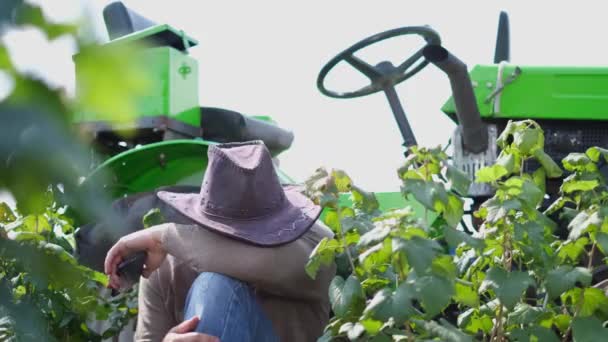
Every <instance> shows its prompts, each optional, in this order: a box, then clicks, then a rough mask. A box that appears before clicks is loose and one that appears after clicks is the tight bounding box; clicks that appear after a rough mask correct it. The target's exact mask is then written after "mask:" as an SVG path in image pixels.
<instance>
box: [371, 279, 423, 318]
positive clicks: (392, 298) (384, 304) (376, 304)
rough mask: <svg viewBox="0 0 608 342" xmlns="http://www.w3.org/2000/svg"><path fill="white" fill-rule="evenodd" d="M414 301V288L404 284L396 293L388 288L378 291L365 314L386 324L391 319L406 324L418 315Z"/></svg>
mask: <svg viewBox="0 0 608 342" xmlns="http://www.w3.org/2000/svg"><path fill="white" fill-rule="evenodd" d="M412 299H414V291H413V289H412V286H411V284H408V283H405V282H404V283H402V284H401V285H400V286H399V287H398V288H397V290H395V291H394V292H393V291H391V290H390V289H388V288H384V289H382V290H380V291H378V292H377V293H376V295H375V296H374V297H373V298H372V300H371V301H370V302H369V304H368V305H367V307H366V308H365V311H364V312H363V313H364V314H365V315H366V316H369V317H372V318H375V319H378V320H381V321H384V322H385V321H388V320H389V318H391V317H392V318H393V319H394V320H395V322H404V321H405V320H406V319H408V318H409V317H411V316H412V315H415V314H416V309H415V308H414V307H413V306H412Z"/></svg>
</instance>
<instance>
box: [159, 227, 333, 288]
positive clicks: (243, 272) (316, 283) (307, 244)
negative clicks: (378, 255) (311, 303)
mask: <svg viewBox="0 0 608 342" xmlns="http://www.w3.org/2000/svg"><path fill="white" fill-rule="evenodd" d="M332 235H333V234H332V232H331V231H330V230H329V229H328V228H325V227H324V226H321V225H315V226H313V228H311V230H310V231H309V232H307V233H306V234H304V236H302V237H300V238H299V239H297V240H296V241H294V242H291V243H289V244H286V245H282V246H278V247H267V248H266V247H256V246H253V245H248V244H245V243H243V242H240V241H237V240H234V239H230V238H227V237H224V236H222V235H219V234H216V233H213V232H210V231H208V230H205V229H203V228H199V227H197V226H191V225H170V226H167V227H166V228H165V229H164V230H163V236H162V240H161V245H162V246H163V248H165V250H166V251H167V252H168V253H169V254H171V255H173V256H175V257H176V258H178V259H181V260H183V261H185V262H186V263H188V264H189V265H190V266H191V267H193V268H194V269H195V270H196V271H198V272H216V273H223V274H225V275H228V276H231V277H233V278H237V279H240V280H243V281H245V282H248V283H250V284H252V285H253V286H254V287H256V289H258V290H261V291H263V292H267V293H269V294H273V295H278V296H284V297H289V298H294V299H304V300H326V299H327V293H328V292H327V291H328V287H329V283H330V282H331V279H332V278H333V276H334V274H335V266H334V265H332V266H331V267H322V268H321V269H320V270H319V273H318V274H317V277H316V279H315V280H313V279H311V278H310V277H309V276H308V274H306V271H305V266H306V263H307V262H308V257H309V255H310V253H311V252H312V250H313V249H314V248H315V247H316V245H317V243H318V242H319V241H320V240H321V239H322V238H323V237H331V236H332Z"/></svg>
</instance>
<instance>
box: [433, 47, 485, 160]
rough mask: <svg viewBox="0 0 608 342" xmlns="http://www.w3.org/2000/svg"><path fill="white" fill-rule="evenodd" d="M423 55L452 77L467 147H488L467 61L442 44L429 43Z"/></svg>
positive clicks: (477, 148) (471, 148)
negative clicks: (460, 58)
mask: <svg viewBox="0 0 608 342" xmlns="http://www.w3.org/2000/svg"><path fill="white" fill-rule="evenodd" d="M422 55H423V56H424V58H426V60H428V61H429V62H431V63H433V64H435V65H436V66H437V67H438V68H439V69H441V70H442V71H443V72H445V73H446V74H447V75H448V78H449V79H450V85H451V87H452V94H453V98H454V104H455V105H456V116H457V117H458V124H459V125H460V128H461V130H462V141H463V145H464V149H465V150H466V151H468V152H472V153H480V152H483V151H485V150H486V149H487V147H488V129H487V127H486V125H485V124H484V123H483V122H482V121H481V116H480V115H479V108H478V107H477V102H476V101H475V94H474V93H473V87H472V85H471V78H470V77H469V72H468V71H467V66H466V64H464V63H463V62H462V61H461V60H459V59H458V58H456V57H455V56H454V55H452V54H451V53H450V52H449V51H448V50H446V49H445V48H443V47H442V46H440V45H427V46H426V47H425V48H424V49H423V50H422Z"/></svg>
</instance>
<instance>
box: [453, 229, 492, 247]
mask: <svg viewBox="0 0 608 342" xmlns="http://www.w3.org/2000/svg"><path fill="white" fill-rule="evenodd" d="M443 234H444V238H445V240H446V242H447V243H448V246H450V247H451V248H455V247H458V246H459V245H460V244H461V243H463V242H464V243H465V244H467V245H468V246H471V247H473V248H475V249H483V247H484V246H485V243H484V242H483V240H482V239H477V238H474V237H473V236H471V235H470V234H467V233H465V232H463V231H460V230H457V229H455V228H451V227H445V228H444V230H443Z"/></svg>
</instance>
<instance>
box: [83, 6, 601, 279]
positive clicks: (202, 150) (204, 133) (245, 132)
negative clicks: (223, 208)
mask: <svg viewBox="0 0 608 342" xmlns="http://www.w3.org/2000/svg"><path fill="white" fill-rule="evenodd" d="M104 19H105V22H106V27H107V30H108V33H109V36H110V38H111V41H110V42H109V43H107V44H105V46H104V47H103V48H108V49H110V48H113V47H115V46H119V45H120V44H130V43H143V44H144V45H143V46H144V47H143V48H140V50H141V51H140V54H141V55H140V57H139V58H140V59H141V61H142V63H141V64H142V65H143V66H144V67H145V69H146V72H147V73H148V74H149V75H151V76H152V78H153V80H154V82H153V87H152V91H151V92H150V93H148V94H147V95H146V96H144V97H142V98H138V99H136V103H137V113H136V119H135V120H134V121H132V123H131V124H129V125H127V126H125V125H124V124H123V125H116V124H115V123H112V122H108V121H105V120H102V119H100V118H101V117H102V116H100V115H98V114H96V113H80V115H79V116H77V118H76V122H75V125H76V126H77V127H78V128H79V129H80V130H81V131H82V132H84V133H85V134H88V135H89V136H90V137H91V141H92V145H93V147H94V150H95V151H97V152H96V155H98V156H101V158H98V159H96V160H95V164H96V167H95V168H94V169H93V171H92V172H91V174H90V176H89V177H87V179H86V180H85V183H88V184H89V185H93V186H95V187H103V188H104V189H105V190H106V191H107V192H108V193H109V194H110V195H111V197H112V198H114V199H117V200H118V199H121V198H126V197H129V196H130V195H135V194H140V193H145V192H150V191H154V190H155V189H158V188H160V187H164V186H187V187H190V190H192V189H194V188H196V187H198V186H200V184H201V180H202V176H203V174H204V170H205V168H206V165H207V159H206V158H207V157H206V150H207V147H208V146H209V145H210V144H214V143H221V142H234V141H247V140H255V139H259V140H262V141H264V143H265V144H266V145H267V146H268V148H269V150H270V151H271V153H272V154H273V156H275V157H276V156H278V155H279V154H280V153H282V152H284V151H286V150H288V149H289V147H290V146H291V143H292V141H293V139H294V136H293V133H292V132H290V131H288V130H286V129H283V128H281V127H279V126H277V125H276V124H275V123H274V122H273V121H272V119H270V118H269V117H265V116H261V117H260V116H258V117H254V116H247V115H243V114H241V113H237V112H235V111H231V110H228V109H223V108H210V107H201V106H200V104H199V98H198V91H199V89H198V63H197V61H196V60H195V59H194V58H192V57H191V56H189V54H188V51H189V49H191V48H192V47H194V46H196V44H197V41H196V40H195V39H193V38H191V37H189V36H188V35H186V34H185V33H184V32H183V31H181V30H177V29H175V28H173V27H171V26H169V25H166V24H163V25H157V24H155V23H153V22H151V21H150V20H148V19H146V18H144V17H142V16H140V15H138V14H137V13H134V12H133V11H131V10H129V9H127V8H126V7H125V6H124V5H123V4H122V3H121V2H114V3H112V4H110V5H108V6H107V7H106V8H105V9H104ZM508 30H509V28H508V18H507V15H506V13H501V16H500V22H499V29H498V38H497V45H496V53H495V58H494V64H491V65H477V66H475V67H474V68H473V69H472V71H471V73H470V74H469V72H468V70H467V67H466V65H465V64H464V63H463V62H461V61H460V60H458V59H457V58H456V57H455V56H453V55H452V54H451V53H450V52H449V51H448V50H447V49H445V47H443V46H442V45H441V39H440V37H439V34H438V33H437V32H435V31H434V30H433V29H431V28H430V27H427V26H419V27H402V28H398V29H394V30H389V31H386V32H382V33H379V34H376V35H374V36H371V37H369V38H366V39H364V40H362V41H360V42H358V43H356V44H354V45H352V46H351V47H349V48H348V49H346V50H344V51H343V52H341V53H339V54H338V55H337V56H336V57H334V58H333V59H331V60H330V61H329V62H328V63H327V64H326V65H325V66H324V67H323V68H322V69H321V71H320V73H319V76H318V80H317V86H318V88H319V90H320V91H321V93H323V94H324V95H327V96H330V97H334V98H354V97H361V96H366V95H370V94H374V93H377V92H380V91H382V92H384V93H385V95H386V97H387V99H388V102H389V104H390V107H391V109H392V112H393V115H394V117H395V120H396V122H397V125H398V128H399V130H400V132H401V135H402V137H403V140H404V143H403V145H404V147H405V150H406V151H405V153H406V155H407V153H408V152H407V150H408V148H410V147H412V146H414V145H416V138H415V136H414V133H413V132H412V130H411V128H410V125H409V123H408V120H407V117H406V115H405V112H404V110H403V107H402V106H401V102H400V99H399V97H398V95H397V92H396V90H395V86H396V85H397V84H399V83H401V82H403V81H405V80H407V79H409V78H410V77H412V76H414V75H415V74H417V73H418V72H420V71H421V70H422V69H423V68H425V67H426V66H427V65H428V64H431V63H432V64H434V65H436V66H437V67H439V68H440V69H441V70H442V71H444V72H445V73H446V74H447V76H448V78H449V80H450V84H451V87H452V92H453V97H452V98H451V99H449V100H448V101H447V102H446V103H445V105H444V106H443V107H442V110H443V111H444V112H445V113H446V114H447V115H448V116H449V117H450V118H451V119H452V120H454V122H455V123H457V125H458V126H457V129H456V131H455V132H454V134H453V136H452V138H451V144H452V146H453V151H454V153H453V156H452V163H453V164H454V165H455V166H457V167H458V168H460V169H461V170H462V171H464V172H465V173H466V174H467V175H468V176H469V178H471V179H473V178H474V176H475V173H476V171H477V170H479V169H481V168H482V167H484V166H488V165H491V164H493V163H494V162H495V161H496V159H497V156H498V153H499V151H498V150H497V147H496V139H497V136H498V135H499V134H500V133H501V132H502V131H503V130H504V128H505V127H506V125H507V123H508V121H509V120H511V119H524V118H528V119H534V120H536V121H538V122H539V123H540V124H541V125H542V127H543V129H544V130H545V135H546V143H545V151H546V152H547V153H548V154H549V155H550V156H551V157H552V158H553V159H554V160H560V159H561V158H563V157H564V156H565V155H566V154H567V153H569V152H573V151H584V150H585V149H586V148H588V147H590V146H604V145H606V144H607V143H608V141H606V140H608V136H607V135H605V134H604V133H605V132H608V121H605V120H603V119H604V118H606V117H608V112H607V109H604V108H608V106H605V104H608V96H607V95H606V94H608V86H606V85H607V84H608V69H606V68H580V67H537V66H520V65H513V64H510V63H509V33H508ZM402 35H419V36H422V37H423V38H424V40H425V44H424V45H423V46H421V48H420V49H419V50H418V51H416V52H414V53H413V54H412V55H411V56H410V57H409V58H407V59H406V60H405V61H404V62H402V63H401V64H399V65H397V66H395V65H393V64H392V63H391V62H388V61H385V62H381V63H378V64H377V65H370V64H368V63H366V62H365V61H363V60H361V59H360V58H358V57H357V56H356V53H357V52H358V51H360V50H361V49H363V48H365V47H367V46H369V45H372V44H375V43H378V42H380V41H383V40H386V39H390V38H393V37H397V36H402ZM340 62H346V63H348V64H350V65H351V66H353V67H354V68H355V69H356V70H358V71H360V72H361V73H363V74H364V75H365V76H367V77H368V78H369V80H370V84H369V85H368V86H366V87H364V88H362V89H360V90H357V91H354V92H349V93H339V92H335V91H332V90H329V89H327V88H326V87H325V78H326V76H327V75H328V73H329V72H330V71H331V70H332V68H333V67H334V66H336V65H337V64H338V63H340ZM75 63H76V80H77V90H78V87H79V83H78V81H79V76H78V75H79V59H78V56H75ZM104 117H105V116H104ZM126 131H128V132H130V134H129V135H125V134H124V132H126ZM98 160H99V162H97V161H98ZM529 167H534V165H529ZM278 174H279V177H280V178H281V181H282V182H284V183H290V182H293V180H292V179H290V178H289V176H287V175H286V174H285V173H283V172H281V171H280V170H278ZM556 184H557V183H556ZM548 193H549V194H552V193H557V189H556V188H554V189H553V190H551V185H549V186H548ZM468 195H469V197H471V198H472V200H473V205H472V209H475V208H476V207H477V206H478V205H479V204H481V203H482V202H483V201H484V200H485V199H487V198H488V197H490V196H491V195H492V189H491V188H490V187H489V186H488V185H486V184H478V183H472V185H471V186H470V188H469V191H468ZM376 196H377V198H378V200H379V203H380V209H381V210H385V209H390V208H400V207H404V206H405V205H406V204H409V205H412V206H413V208H414V210H415V211H416V212H418V213H422V212H424V209H423V208H422V206H421V205H420V204H419V203H417V202H415V201H413V200H405V199H403V197H402V195H401V193H399V192H386V193H376ZM342 200H344V202H345V203H346V202H348V199H346V198H344V199H342ZM427 218H428V217H427ZM431 219H432V218H431ZM465 230H469V229H468V227H465ZM126 233H128V232H127V231H125V232H122V233H121V234H123V235H124V234H126ZM119 235H120V234H119ZM104 248H105V247H104ZM108 248H109V247H108ZM102 249H103V248H102ZM102 252H103V251H102ZM102 252H99V253H97V254H103V253H102ZM89 264H90V265H91V263H89ZM92 264H95V263H92ZM96 268H98V267H96Z"/></svg>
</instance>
